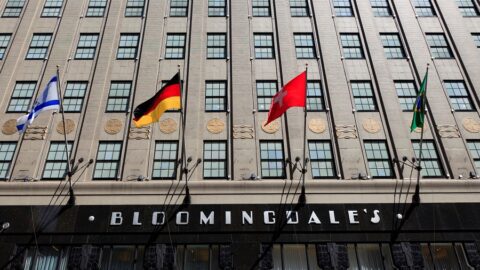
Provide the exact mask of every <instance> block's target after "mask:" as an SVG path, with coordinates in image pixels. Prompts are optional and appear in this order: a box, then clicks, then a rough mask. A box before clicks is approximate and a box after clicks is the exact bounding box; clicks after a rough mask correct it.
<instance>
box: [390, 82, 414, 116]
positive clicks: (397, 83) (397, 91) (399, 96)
mask: <svg viewBox="0 0 480 270" xmlns="http://www.w3.org/2000/svg"><path fill="white" fill-rule="evenodd" d="M393 84H394V86H395V92H396V93H397V97H398V101H399V103H400V107H401V108H402V111H403V112H413V106H415V100H416V99H417V96H418V89H417V86H416V84H415V81H413V80H395V81H393ZM399 84H411V85H412V86H413V88H404V87H402V88H399V87H397V86H399ZM404 89H408V90H411V89H413V91H414V93H413V94H414V95H403V94H402V95H399V90H404ZM404 92H405V91H404ZM406 99H411V100H412V103H411V105H412V106H411V107H410V108H409V109H404V108H403V106H402V104H407V102H401V100H406Z"/></svg>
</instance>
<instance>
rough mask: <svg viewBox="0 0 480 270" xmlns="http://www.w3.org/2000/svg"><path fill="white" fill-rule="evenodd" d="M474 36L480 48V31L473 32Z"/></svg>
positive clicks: (474, 40)
mask: <svg viewBox="0 0 480 270" xmlns="http://www.w3.org/2000/svg"><path fill="white" fill-rule="evenodd" d="M472 37H473V42H475V45H476V46H477V48H480V33H472Z"/></svg>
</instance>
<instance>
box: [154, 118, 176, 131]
mask: <svg viewBox="0 0 480 270" xmlns="http://www.w3.org/2000/svg"><path fill="white" fill-rule="evenodd" d="M158 125H159V127H160V132H162V133H164V134H170V133H173V132H175V130H177V122H175V120H173V119H172V118H167V119H165V120H162V121H160V123H158Z"/></svg>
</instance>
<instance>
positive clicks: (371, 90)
mask: <svg viewBox="0 0 480 270" xmlns="http://www.w3.org/2000/svg"><path fill="white" fill-rule="evenodd" d="M365 83H368V84H369V85H370V92H371V95H370V96H363V95H361V96H355V93H354V87H353V85H354V84H365ZM350 87H351V89H352V97H353V101H354V104H353V105H354V107H355V111H356V112H377V111H378V105H377V100H376V97H375V92H374V89H373V85H372V82H371V81H366V80H352V81H350ZM356 98H361V99H365V98H371V99H372V103H371V104H373V106H374V107H375V108H374V109H370V110H365V109H358V108H357V103H356ZM362 106H364V105H362Z"/></svg>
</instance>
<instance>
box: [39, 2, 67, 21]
mask: <svg viewBox="0 0 480 270" xmlns="http://www.w3.org/2000/svg"><path fill="white" fill-rule="evenodd" d="M49 2H52V3H50V5H48V6H47V4H48V3H49ZM58 2H60V5H58ZM52 4H56V5H52ZM63 4H64V1H63V0H45V2H44V3H43V9H42V14H41V16H40V17H42V18H58V17H60V16H61V15H62V8H63ZM57 9H58V10H57ZM52 10H53V11H54V12H55V13H56V14H55V15H51V14H50V13H51V12H52Z"/></svg>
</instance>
